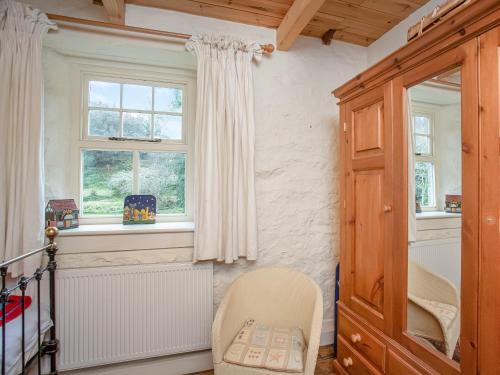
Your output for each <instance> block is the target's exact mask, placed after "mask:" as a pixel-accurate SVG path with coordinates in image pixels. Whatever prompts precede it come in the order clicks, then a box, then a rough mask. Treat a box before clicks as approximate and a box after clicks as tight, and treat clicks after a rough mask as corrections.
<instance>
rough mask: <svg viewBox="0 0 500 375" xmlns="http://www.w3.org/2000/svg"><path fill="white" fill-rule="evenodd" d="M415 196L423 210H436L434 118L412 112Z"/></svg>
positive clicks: (430, 115)
mask: <svg viewBox="0 0 500 375" xmlns="http://www.w3.org/2000/svg"><path fill="white" fill-rule="evenodd" d="M413 140H414V152H415V195H416V201H417V202H418V203H420V206H421V207H422V208H423V209H436V206H437V204H436V163H435V158H434V156H435V155H434V117H433V115H432V114H431V113H420V112H414V114H413Z"/></svg>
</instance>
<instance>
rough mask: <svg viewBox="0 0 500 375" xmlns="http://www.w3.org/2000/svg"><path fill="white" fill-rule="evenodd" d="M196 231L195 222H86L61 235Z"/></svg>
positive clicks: (65, 230) (60, 233)
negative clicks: (125, 223)
mask: <svg viewBox="0 0 500 375" xmlns="http://www.w3.org/2000/svg"><path fill="white" fill-rule="evenodd" d="M180 232H194V223H193V222H169V223H155V224H135V225H123V224H93V225H90V224H86V225H80V226H79V227H78V228H73V229H64V230H60V231H59V237H75V236H103V235H122V234H149V233H180Z"/></svg>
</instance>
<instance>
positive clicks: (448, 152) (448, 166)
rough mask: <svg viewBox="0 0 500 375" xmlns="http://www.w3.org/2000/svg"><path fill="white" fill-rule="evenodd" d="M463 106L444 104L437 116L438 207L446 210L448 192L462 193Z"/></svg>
mask: <svg viewBox="0 0 500 375" xmlns="http://www.w3.org/2000/svg"><path fill="white" fill-rule="evenodd" d="M460 111H461V106H460V104H450V105H446V106H442V107H441V108H440V109H439V110H438V112H437V117H436V159H437V165H438V171H437V178H438V180H437V183H438V186H437V188H438V191H439V196H438V197H437V203H438V209H439V210H444V206H445V195H446V194H462V134H461V131H462V127H461V116H460Z"/></svg>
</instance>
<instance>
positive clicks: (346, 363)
mask: <svg viewBox="0 0 500 375" xmlns="http://www.w3.org/2000/svg"><path fill="white" fill-rule="evenodd" d="M342 362H344V367H351V366H352V365H353V361H352V358H351V357H347V358H344V359H343V361H342Z"/></svg>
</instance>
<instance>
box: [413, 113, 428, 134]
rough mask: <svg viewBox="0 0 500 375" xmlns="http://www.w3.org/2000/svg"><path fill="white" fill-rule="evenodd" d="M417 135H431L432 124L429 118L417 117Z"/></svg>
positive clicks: (415, 118)
mask: <svg viewBox="0 0 500 375" xmlns="http://www.w3.org/2000/svg"><path fill="white" fill-rule="evenodd" d="M413 119H414V121H415V133H419V134H427V135H430V134H431V124H430V121H429V118H428V117H424V116H415V117H414V118H413Z"/></svg>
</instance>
